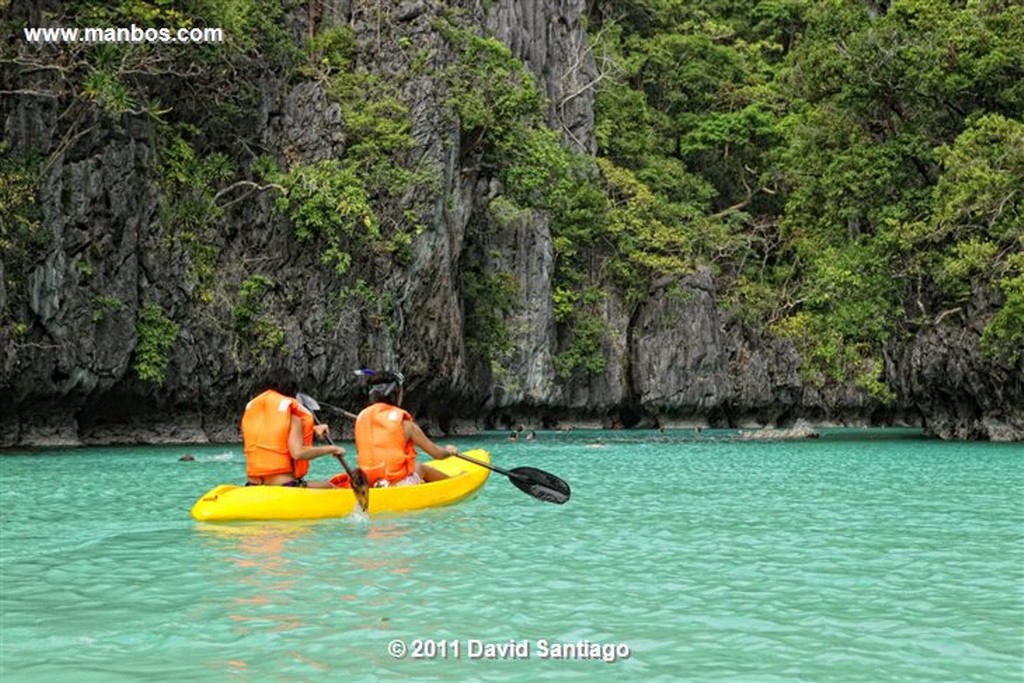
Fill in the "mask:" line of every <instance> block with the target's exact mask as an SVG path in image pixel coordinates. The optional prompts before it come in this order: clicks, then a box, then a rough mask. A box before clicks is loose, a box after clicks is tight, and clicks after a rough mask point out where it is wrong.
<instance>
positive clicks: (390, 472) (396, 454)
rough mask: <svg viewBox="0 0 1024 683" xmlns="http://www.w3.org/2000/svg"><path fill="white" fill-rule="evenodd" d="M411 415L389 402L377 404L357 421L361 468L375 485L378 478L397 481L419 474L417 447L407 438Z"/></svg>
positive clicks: (358, 454) (362, 413)
mask: <svg viewBox="0 0 1024 683" xmlns="http://www.w3.org/2000/svg"><path fill="white" fill-rule="evenodd" d="M411 419H412V416H411V415H409V413H407V412H405V411H404V410H402V409H401V408H396V407H395V406H392V405H388V404H387V403H374V404H373V405H372V406H369V407H368V408H366V409H364V410H363V412H361V413H359V417H357V418H356V452H357V457H358V459H359V467H360V469H362V470H363V472H365V473H366V478H367V480H369V482H370V485H371V486H372V485H373V484H374V483H375V482H377V481H378V480H379V479H387V480H388V481H389V482H392V483H394V482H396V481H401V480H402V479H405V478H406V477H407V476H409V475H410V474H412V473H413V472H415V471H416V447H415V446H414V445H413V443H412V441H411V440H410V439H408V438H407V437H406V436H405V424H404V421H405V420H411Z"/></svg>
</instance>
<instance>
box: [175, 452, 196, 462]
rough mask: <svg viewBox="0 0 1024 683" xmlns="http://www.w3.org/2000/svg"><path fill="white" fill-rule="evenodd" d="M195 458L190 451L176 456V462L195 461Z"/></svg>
mask: <svg viewBox="0 0 1024 683" xmlns="http://www.w3.org/2000/svg"><path fill="white" fill-rule="evenodd" d="M195 460H196V458H195V456H194V455H192V454H191V453H186V454H185V455H183V456H181V457H180V458H178V462H195Z"/></svg>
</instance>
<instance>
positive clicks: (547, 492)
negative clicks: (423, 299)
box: [299, 395, 571, 505]
mask: <svg viewBox="0 0 1024 683" xmlns="http://www.w3.org/2000/svg"><path fill="white" fill-rule="evenodd" d="M303 396H304V395H300V396H299V400H300V401H302V400H303V398H302V397H303ZM305 398H306V399H307V400H309V401H311V402H312V403H314V404H316V405H317V406H318V409H319V406H323V407H324V408H328V409H330V410H333V411H335V412H337V413H339V414H341V415H344V416H345V417H348V418H351V419H353V420H354V419H356V418H357V417H358V415H356V414H355V413H350V412H349V411H347V410H345V409H344V408H339V407H338V406H332V405H331V404H329V403H323V402H322V401H321V402H319V403H318V402H317V401H316V399H314V398H312V397H310V396H306V397H305ZM303 405H305V402H303ZM307 407H308V406H307ZM454 455H455V456H456V457H458V458H462V459H463V460H468V461H469V462H471V463H473V464H474V465H479V466H480V467H485V468H487V469H489V470H491V471H492V472H497V473H498V474H504V475H505V476H506V477H508V479H509V481H511V482H512V484H513V485H514V486H515V487H516V488H518V489H519V490H520V491H522V492H523V493H527V494H529V495H531V496H533V497H534V498H536V499H537V500H543V501H545V502H547V503H556V504H558V505H562V504H563V503H565V502H567V501H568V500H569V496H570V494H571V492H570V490H569V484H567V483H566V482H565V481H563V480H562V479H559V478H558V477H556V476H555V475H553V474H551V473H550V472H545V471H544V470H538V469H537V468H535V467H515V468H513V469H511V470H504V469H502V468H500V467H498V466H496V465H489V464H487V463H485V462H482V461H480V460H477V459H476V458H471V457H470V456H468V455H463V454H462V453H455V454H454Z"/></svg>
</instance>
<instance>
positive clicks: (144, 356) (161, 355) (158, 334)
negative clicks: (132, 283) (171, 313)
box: [135, 303, 180, 385]
mask: <svg viewBox="0 0 1024 683" xmlns="http://www.w3.org/2000/svg"><path fill="white" fill-rule="evenodd" d="M179 329H180V328H179V326H178V324H177V323H176V322H174V321H172V320H171V319H170V318H168V317H167V314H166V313H165V312H164V309H163V308H162V307H161V306H160V305H159V304H154V303H149V304H145V305H144V306H143V307H142V308H141V309H140V310H139V319H138V322H137V323H136V326H135V331H136V334H137V335H138V341H137V343H136V345H135V373H136V374H137V375H138V376H139V379H141V380H143V381H146V382H152V383H153V384H157V385H159V384H163V383H164V380H165V379H167V365H168V364H169V363H170V352H171V347H172V346H173V345H174V340H175V339H177V338H178V331H179Z"/></svg>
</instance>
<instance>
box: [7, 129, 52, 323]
mask: <svg viewBox="0 0 1024 683" xmlns="http://www.w3.org/2000/svg"><path fill="white" fill-rule="evenodd" d="M39 165H40V164H39V160H38V159H37V158H35V157H33V156H31V155H17V154H12V153H11V152H10V148H9V146H8V143H6V142H2V141H0V254H3V269H2V277H3V278H4V281H3V283H2V285H3V287H2V289H4V290H6V292H7V296H8V297H10V299H11V300H10V303H9V304H8V306H5V307H4V310H3V311H0V313H2V314H3V317H2V318H0V325H3V326H4V327H7V326H8V325H14V324H17V323H20V321H15V320H14V319H12V317H11V315H12V313H13V311H15V310H16V307H17V304H20V303H21V302H23V301H24V299H25V297H26V289H27V285H28V275H29V272H30V271H31V269H32V268H33V267H34V266H35V264H36V263H37V262H38V261H39V260H40V259H41V258H42V256H43V255H44V254H45V253H46V249H47V247H48V246H49V245H50V241H51V239H52V237H51V235H50V233H49V232H48V231H46V230H45V228H44V227H43V223H42V211H41V210H40V208H39V203H38V200H37V198H36V187H37V185H38V182H39V181H38V174H39Z"/></svg>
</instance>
